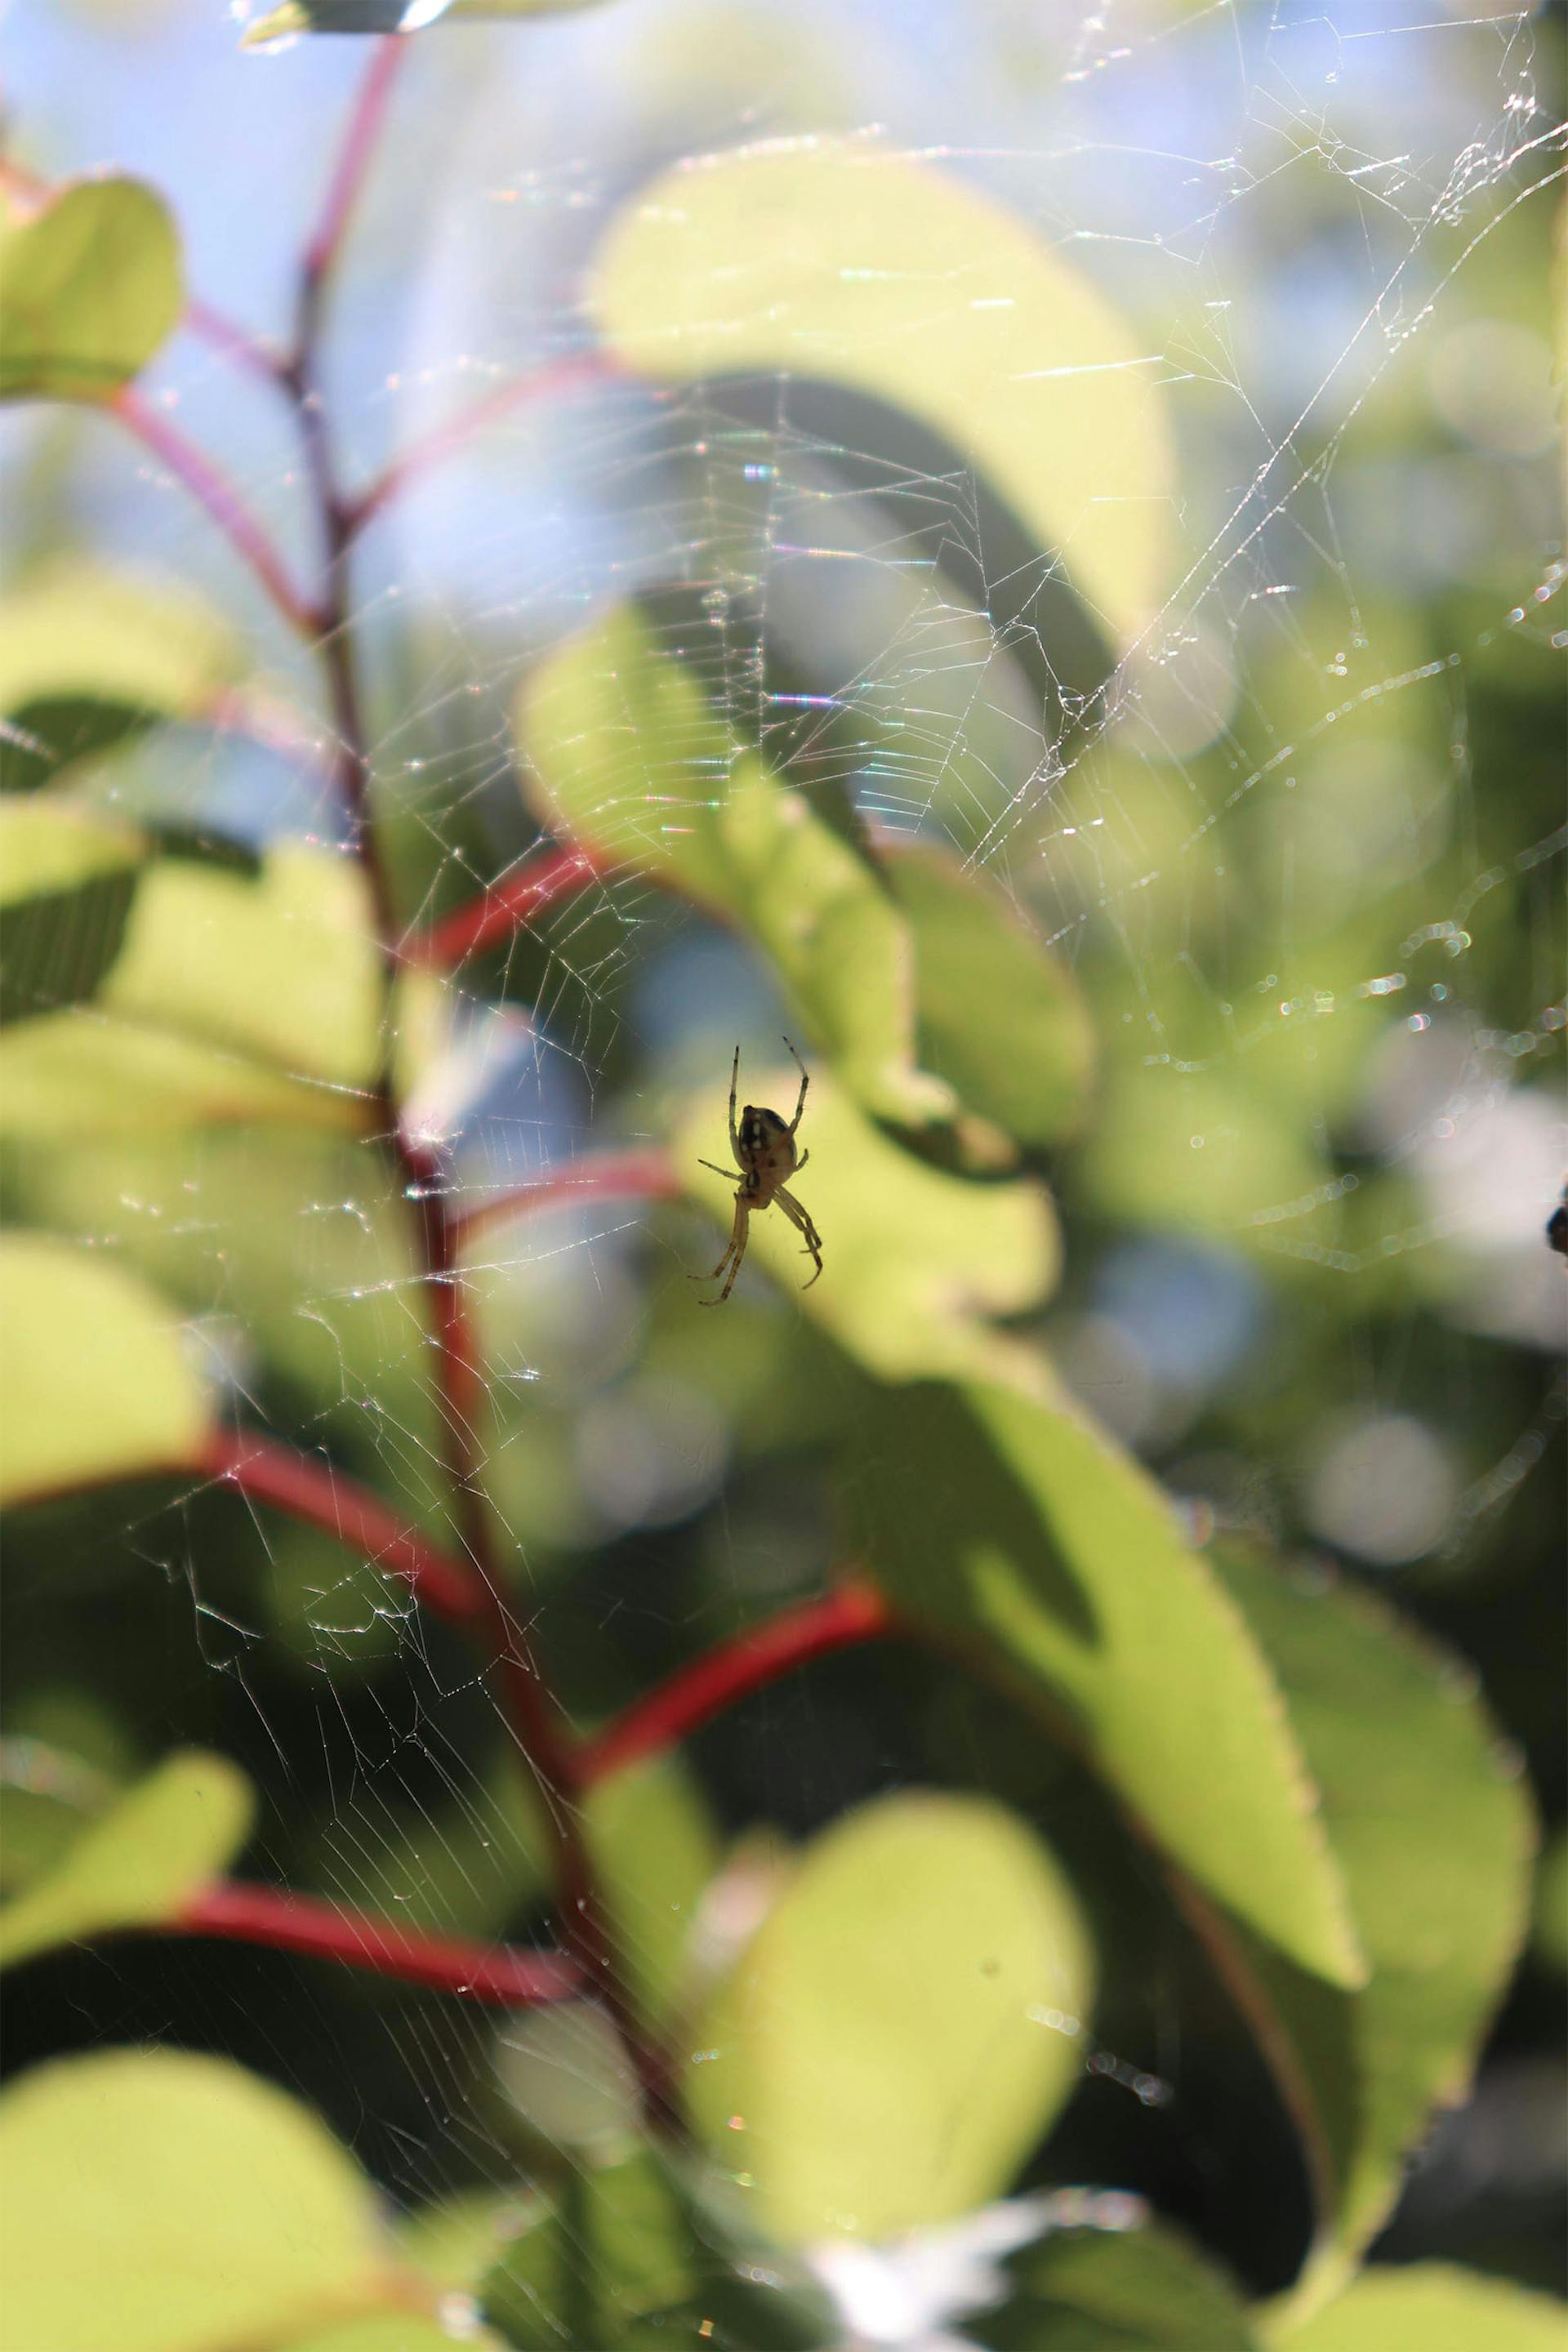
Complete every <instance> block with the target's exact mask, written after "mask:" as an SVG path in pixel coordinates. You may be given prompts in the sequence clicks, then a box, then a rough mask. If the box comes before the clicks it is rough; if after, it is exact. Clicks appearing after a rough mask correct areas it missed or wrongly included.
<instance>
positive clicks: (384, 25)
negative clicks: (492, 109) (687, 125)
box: [240, 0, 600, 49]
mask: <svg viewBox="0 0 1568 2352" xmlns="http://www.w3.org/2000/svg"><path fill="white" fill-rule="evenodd" d="M598 5H600V0H281V5H279V6H278V7H276V8H268V11H267V14H266V16H258V18H257V20H256V22H255V24H254V25H247V26H246V28H245V32H244V34H243V35H242V37H241V39H240V47H241V48H245V49H258V48H262V47H266V45H267V44H268V42H270V41H285V40H288V39H289V37H290V35H292V34H295V33H359V34H362V35H374V34H379V33H420V32H423V31H424V30H425V27H426V26H427V25H434V24H437V23H439V22H440V21H441V19H442V18H444V17H448V16H453V17H463V16H571V15H574V13H575V12H576V11H577V10H578V9H579V8H592V7H597V6H598Z"/></svg>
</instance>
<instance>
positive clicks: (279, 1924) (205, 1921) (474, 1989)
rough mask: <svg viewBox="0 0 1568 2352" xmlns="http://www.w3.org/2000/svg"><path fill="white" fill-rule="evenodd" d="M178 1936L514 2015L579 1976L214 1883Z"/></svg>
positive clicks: (548, 1960) (193, 1903)
mask: <svg viewBox="0 0 1568 2352" xmlns="http://www.w3.org/2000/svg"><path fill="white" fill-rule="evenodd" d="M172 1924H173V1927H174V1932H175V1933H176V1934H178V1935H182V1936H216V1937H223V1938H224V1939H225V1940H226V1941H230V1942H234V1943H239V1944H264V1945H265V1946H266V1947H267V1948H268V1950H269V1951H274V1952H304V1953H308V1954H309V1955H310V1957H311V1958H315V1959H322V1960H338V1961H341V1962H342V1965H343V1966H344V1967H346V1968H351V1969H368V1970H369V1971H370V1973H371V1974H372V1975H373V1976H378V1977H397V1978H399V1979H401V1980H402V1981H403V1982H404V1983H405V1984H417V1985H429V1986H430V1987H431V1988H432V1989H433V1990H435V1991H437V1992H450V1993H458V1994H460V1995H461V1996H463V1997H464V1998H465V1999H466V2000H482V2001H494V2002H497V2003H499V2004H500V2005H502V2006H504V2007H507V2008H512V2009H520V2008H524V2007H526V2006H528V2005H529V2004H531V2003H536V2002H540V2001H547V2000H571V1999H572V1997H573V1996H574V1994H578V1993H581V1992H582V1990H583V1974H582V1970H581V1969H579V1968H578V1967H577V1966H576V1964H575V1962H574V1961H572V1960H569V1959H567V1958H565V1957H564V1955H563V1954H562V1953H559V1952H529V1951H520V1950H519V1949H518V1948H516V1947H515V1946H514V1945H510V1944H469V1943H464V1942H462V1941H461V1940H460V1939H459V1938H458V1937H454V1936H426V1935H421V1934H419V1933H417V1932H416V1930H414V1929H412V1928H408V1927H398V1926H397V1925H395V1922H393V1921H391V1920H387V1919H374V1918H371V1917H369V1916H366V1914H365V1913H363V1912H361V1911H343V1910H340V1909H339V1908H338V1906H336V1905H335V1904H331V1903H319V1902H312V1901H310V1899H309V1897H307V1896H305V1895H285V1894H282V1893H280V1892H279V1891H278V1890H277V1889H275V1888H273V1887H270V1886H245V1885H239V1884H238V1883H237V1881H235V1880H233V1879H219V1880H216V1882H215V1883H214V1884H213V1885H210V1886H205V1887H203V1889H202V1891H201V1892H200V1894H199V1895H193V1896H192V1897H191V1899H190V1901H189V1902H188V1903H186V1904H185V1906H184V1909H183V1910H182V1911H181V1912H180V1914H179V1916H178V1917H177V1918H176V1919H175V1920H174V1922H173V1923H172Z"/></svg>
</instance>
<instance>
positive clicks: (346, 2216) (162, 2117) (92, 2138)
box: [0, 2050, 395, 2352]
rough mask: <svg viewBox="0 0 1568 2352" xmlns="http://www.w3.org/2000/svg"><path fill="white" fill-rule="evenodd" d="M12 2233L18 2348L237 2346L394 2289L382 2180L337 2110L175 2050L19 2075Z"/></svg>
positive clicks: (10, 2138)
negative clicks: (316, 2112)
mask: <svg viewBox="0 0 1568 2352" xmlns="http://www.w3.org/2000/svg"><path fill="white" fill-rule="evenodd" d="M0 2243H3V2245H4V2271H5V2334H6V2339H7V2341H8V2342H9V2343H11V2344H14V2345H15V2346H16V2347H17V2352H21V2347H23V2346H26V2352H109V2347H110V2346H112V2347H113V2352H226V2348H227V2347H231V2346H237V2345H241V2344H245V2345H257V2346H262V2345H269V2344H272V2343H275V2342H276V2341H277V2340H278V2339H279V2337H282V2338H283V2340H284V2341H285V2342H287V2341H288V2340H289V2336H290V2335H293V2336H298V2335H300V2334H301V2333H302V2332H303V2331H304V2330H305V2329H306V2328H307V2327H308V2326H310V2325H311V2324H312V2323H315V2324H317V2325H318V2326H321V2325H324V2324H325V2322H326V2321H327V2320H328V2319H329V2318H331V2317H333V2316H335V2315H348V2314H349V2313H352V2312H353V2311H354V2310H355V2309H356V2308H364V2307H367V2306H374V2305H375V2304H377V2303H385V2302H388V2301H390V2300H392V2299H393V2296H392V2292H391V2290H392V2287H393V2285H394V2284H395V2283H394V2281H393V2280H392V2277H391V2271H390V2264H389V2262H388V2259H387V2256H386V2253H385V2252H384V2247H383V2244H382V2241H381V2237H380V2231H379V2226H378V2217H377V2210H376V2199H375V2193H374V2189H372V2186H371V2184H370V2182H369V2181H368V2180H367V2179H365V2178H364V2176H363V2174H362V2173H361V2171H360V2170H359V2168H358V2167H357V2166H356V2165H355V2164H354V2162H353V2159H352V2158H351V2157H349V2156H348V2154H347V2153H346V2152H345V2150H344V2149H342V2147H339V2145H338V2143H337V2141H336V2140H334V2139H333V2138H332V2137H331V2133H330V2132H329V2131H328V2130H327V2128H326V2126H324V2125H323V2124H322V2123H321V2122H319V2121H318V2119H317V2118H316V2116H313V2115H311V2114H310V2111H309V2110H308V2109H307V2108H305V2107H303V2106H301V2105H299V2104H298V2102H297V2101H295V2100H294V2099H291V2098H289V2096H288V2095H287V2094H286V2093H285V2092H283V2091H280V2090H278V2089H277V2088H276V2087H275V2086H274V2085H273V2084H270V2083H266V2082H263V2081H262V2080H261V2079H260V2078H259V2076H257V2075H254V2074H246V2073H245V2072H244V2071H243V2070H242V2069H241V2068H240V2067H237V2066H233V2065H230V2064H228V2063H227V2062H226V2061H225V2060H223V2059H219V2058H206V2057H196V2056H192V2055H189V2054H186V2053H182V2052H176V2051H173V2050H117V2051H112V2052H110V2053H105V2054H103V2055H100V2056H95V2057H88V2058H65V2059H60V2060H58V2061H56V2062H55V2063H53V2064H50V2065H44V2066H38V2067H36V2068H34V2070H33V2071H32V2072H31V2073H30V2074H24V2075H23V2076H22V2077H21V2078H20V2079H19V2080H18V2081H17V2082H16V2083H15V2084H13V2085H12V2086H11V2087H10V2089H8V2090H7V2091H6V2093H5V2096H4V2098H0Z"/></svg>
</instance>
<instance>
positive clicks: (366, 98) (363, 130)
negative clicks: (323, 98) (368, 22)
mask: <svg viewBox="0 0 1568 2352" xmlns="http://www.w3.org/2000/svg"><path fill="white" fill-rule="evenodd" d="M402 63H403V43H402V41H401V39H400V38H399V37H398V36H397V35H396V34H395V33H390V34H386V35H384V37H383V38H382V39H380V40H379V41H377V43H376V45H375V54H374V56H373V58H371V61H370V65H369V68H368V69H367V70H366V73H365V76H364V79H363V81H362V82H361V83H360V86H359V92H358V95H357V97H356V98H355V100H354V110H353V114H352V115H351V117H350V118H349V127H348V129H347V131H345V132H344V134H343V142H342V146H341V147H340V148H339V150H338V160H337V163H336V165H335V166H334V168H333V172H332V176H331V181H330V182H329V184H328V187H327V194H326V198H325V201H324V202H323V204H322V205H321V218H320V219H319V220H318V222H317V224H316V228H315V234H314V235H313V236H312V237H311V239H310V244H309V245H308V246H307V247H306V248H305V259H304V274H305V277H306V278H307V279H308V280H310V281H313V282H314V283H316V284H318V285H319V284H320V283H321V280H322V279H323V278H326V277H328V276H330V274H331V268H332V265H333V263H334V262H335V261H336V259H337V257H338V251H339V248H340V247H341V246H342V241H343V238H344V237H345V236H346V235H347V234H348V226H349V222H350V220H351V219H352V218H353V210H354V206H355V205H357V204H358V202H359V197H360V191H361V189H362V188H363V185H364V179H365V173H367V171H368V170H369V168H370V161H371V157H372V156H373V155H374V152H375V146H376V142H377V140H378V139H379V138H380V136H381V128H382V124H383V122H384V120H385V117H386V110H387V107H388V105H389V104H390V102H391V99H392V92H393V86H394V84H395V81H396V79H397V74H398V68H399V67H400V66H401V65H402Z"/></svg>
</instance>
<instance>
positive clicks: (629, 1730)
mask: <svg viewBox="0 0 1568 2352" xmlns="http://www.w3.org/2000/svg"><path fill="white" fill-rule="evenodd" d="M894 1630H895V1620H894V1617H893V1612H892V1611H891V1610H890V1609H889V1606H888V1603H887V1602H886V1601H885V1600H884V1599H883V1598H882V1595H881V1593H880V1592H879V1591H878V1590H877V1587H876V1586H875V1585H874V1584H872V1583H871V1582H870V1581H869V1580H868V1579H866V1578H864V1577H858V1576H852V1577H849V1578H847V1580H845V1582H843V1583H842V1584H840V1585H839V1586H838V1587H837V1590H836V1591H833V1592H829V1593H827V1594H826V1595H825V1596H824V1598H823V1599H822V1600H820V1601H803V1602H802V1603H801V1605H800V1606H799V1607H798V1608H796V1609H784V1610H781V1611H780V1612H779V1613H778V1615H777V1616H775V1617H769V1618H765V1619H764V1620H763V1622H762V1623H761V1624H758V1625H752V1626H748V1628H747V1629H746V1631H745V1632H744V1633H737V1634H736V1635H735V1636H734V1637H733V1639H732V1640H731V1641H728V1642H721V1643H718V1644H717V1645H716V1647H715V1648H713V1649H711V1650H707V1651H705V1652H704V1653H703V1654H702V1656H701V1657H700V1658H694V1659H693V1660H692V1662H691V1664H689V1665H688V1666H682V1667H681V1668H680V1670H679V1673H677V1674H673V1675H670V1676H669V1678H668V1681H667V1682H663V1683H660V1684H659V1685H658V1688H657V1689H655V1690H651V1691H649V1692H648V1693H647V1696H646V1697H644V1698H640V1699H637V1701H636V1702H635V1703H634V1704H633V1705H632V1706H628V1707H627V1708H626V1710H625V1712H624V1713H623V1714H621V1715H618V1716H616V1719H615V1721H614V1722H613V1723H610V1724H607V1725H606V1726H605V1729H604V1730H603V1731H601V1732H600V1733H599V1735H598V1737H597V1738H595V1739H590V1740H588V1741H587V1742H586V1743H585V1744H584V1747H583V1748H582V1749H581V1751H580V1752H579V1756H578V1767H577V1769H578V1771H579V1773H580V1775H581V1778H582V1781H583V1785H584V1787H585V1788H592V1786H593V1785H594V1783H595V1781H596V1780H605V1778H606V1777H607V1776H608V1775H609V1774H610V1773H612V1772H619V1771H624V1770H625V1769H626V1766H627V1765H628V1764H636V1763H637V1762H639V1761H640V1760H641V1759H642V1758H644V1757H645V1756H659V1755H662V1754H663V1753H664V1751H665V1749H666V1748H674V1747H676V1746H677V1745H678V1744H679V1742H680V1741H681V1740H683V1739H687V1738H689V1737H690V1735H691V1734H692V1732H694V1731H700V1729H701V1727H702V1726H703V1725H704V1724H705V1723H711V1722H712V1720H713V1718H714V1717H715V1716H717V1715H721V1714H722V1713H723V1712H724V1709H725V1708H726V1707H729V1706H733V1705H734V1704H735V1701H736V1700H737V1699H741V1698H745V1697H747V1696H749V1695H750V1694H751V1693H752V1691H759V1690H765V1689H766V1688H767V1687H768V1685H770V1684H771V1683H776V1682H779V1681H781V1680H782V1679H783V1677H784V1675H793V1674H794V1673H795V1669H796V1667H797V1666H804V1665H805V1664H806V1663H807V1661H808V1660H809V1659H812V1658H824V1657H827V1656H829V1655H830V1654H832V1653H833V1652H834V1651H835V1650H849V1649H854V1648H856V1647H858V1644H859V1643H862V1642H874V1641H877V1640H879V1638H881V1637H882V1636H884V1635H886V1634H888V1633H891V1632H893V1631H894Z"/></svg>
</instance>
